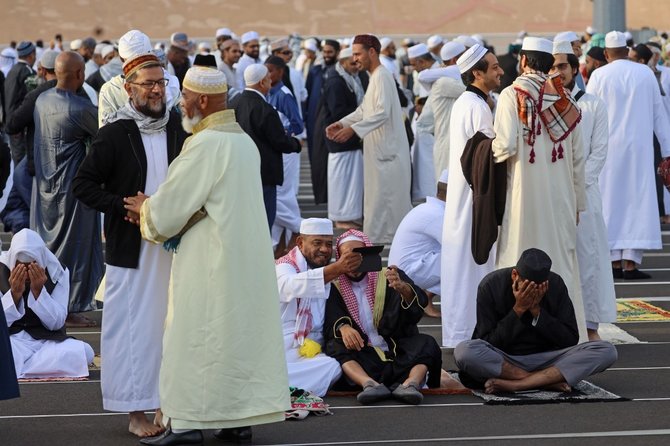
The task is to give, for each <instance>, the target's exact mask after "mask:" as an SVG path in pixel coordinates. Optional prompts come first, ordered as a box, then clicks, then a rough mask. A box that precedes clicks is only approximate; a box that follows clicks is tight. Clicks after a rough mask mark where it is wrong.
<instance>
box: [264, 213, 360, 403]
mask: <svg viewBox="0 0 670 446" xmlns="http://www.w3.org/2000/svg"><path fill="white" fill-rule="evenodd" d="M296 241H297V244H298V245H297V246H296V247H295V248H293V249H292V250H291V251H289V253H288V254H286V255H285V256H284V257H281V258H280V259H278V260H277V261H276V264H277V265H276V271H277V284H278V285H279V301H280V311H281V319H282V331H283V334H284V351H285V353H286V365H287V367H288V383H289V385H291V386H293V387H299V388H301V389H305V390H309V391H310V392H312V393H314V394H316V395H318V396H324V395H325V394H326V392H328V388H329V387H330V386H331V385H332V384H334V383H335V382H336V381H337V380H338V379H340V376H342V370H341V368H340V364H339V363H338V362H337V361H336V360H335V359H333V358H331V357H329V356H326V355H324V354H323V353H320V352H321V350H322V348H323V318H324V315H325V310H326V299H328V296H329V295H330V282H331V281H332V280H334V279H336V278H337V277H338V276H339V275H341V274H345V273H350V272H353V271H355V270H356V269H357V268H358V266H359V265H360V263H361V254H359V253H356V252H351V253H349V254H348V255H346V256H342V257H340V258H339V259H338V260H337V262H335V263H330V259H331V257H332V255H333V222H332V221H330V220H328V219H326V218H307V219H304V220H303V221H302V223H301V225H300V235H299V236H298V238H297V240H296Z"/></svg>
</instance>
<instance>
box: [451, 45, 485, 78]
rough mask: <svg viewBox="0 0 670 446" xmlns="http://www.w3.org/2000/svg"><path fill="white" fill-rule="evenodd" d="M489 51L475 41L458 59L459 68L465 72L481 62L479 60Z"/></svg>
mask: <svg viewBox="0 0 670 446" xmlns="http://www.w3.org/2000/svg"><path fill="white" fill-rule="evenodd" d="M487 51H488V50H487V49H486V48H484V47H483V46H481V45H480V44H478V43H475V44H474V45H473V46H472V47H470V49H469V50H467V51H466V52H465V53H463V54H462V55H461V57H459V58H458V60H457V61H456V65H458V70H459V71H460V72H461V74H463V73H465V72H466V71H468V70H469V69H470V68H472V67H473V66H474V65H475V64H476V63H477V62H479V60H480V59H481V58H482V57H484V56H485V55H486V53H487Z"/></svg>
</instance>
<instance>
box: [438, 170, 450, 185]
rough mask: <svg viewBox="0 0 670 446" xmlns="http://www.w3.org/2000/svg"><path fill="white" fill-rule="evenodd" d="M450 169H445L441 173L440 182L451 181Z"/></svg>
mask: <svg viewBox="0 0 670 446" xmlns="http://www.w3.org/2000/svg"><path fill="white" fill-rule="evenodd" d="M448 180H449V171H448V170H447V169H444V170H443V171H442V173H441V174H440V179H439V180H438V181H439V182H440V183H445V184H446V183H448V182H449V181H448Z"/></svg>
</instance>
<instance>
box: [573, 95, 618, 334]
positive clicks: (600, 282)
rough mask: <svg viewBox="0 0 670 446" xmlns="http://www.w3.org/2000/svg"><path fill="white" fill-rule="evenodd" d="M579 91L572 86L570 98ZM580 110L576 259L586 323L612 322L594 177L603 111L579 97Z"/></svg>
mask: <svg viewBox="0 0 670 446" xmlns="http://www.w3.org/2000/svg"><path fill="white" fill-rule="evenodd" d="M578 91H579V87H577V86H575V88H574V89H573V90H572V94H573V96H574V95H575V94H576V93H577V92H578ZM577 104H578V105H579V108H580V109H581V110H582V121H581V123H580V126H581V127H582V137H583V138H584V159H585V161H584V183H585V185H586V210H585V211H584V212H581V213H580V214H579V225H578V226H577V259H578V260H579V278H580V280H581V284H582V297H583V299H584V314H585V317H586V321H587V322H597V323H601V322H616V294H615V292H614V279H613V278H612V269H611V268H612V265H611V263H610V261H609V246H608V244H607V227H606V226H605V221H604V220H603V212H602V199H601V197H600V186H599V185H598V176H599V175H600V171H601V170H602V168H603V165H604V164H605V160H606V159H607V138H608V131H607V108H606V107H605V104H604V103H603V101H601V100H600V99H598V98H597V97H595V96H593V95H590V94H587V93H585V94H583V95H582V96H581V98H579V101H578V102H577Z"/></svg>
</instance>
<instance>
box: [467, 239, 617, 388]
mask: <svg viewBox="0 0 670 446" xmlns="http://www.w3.org/2000/svg"><path fill="white" fill-rule="evenodd" d="M550 269H551V259H550V258H549V256H548V255H547V254H546V253H545V252H544V251H541V250H539V249H535V248H531V249H527V250H526V251H524V252H523V253H522V254H521V257H520V258H519V261H518V262H517V264H516V266H515V267H511V268H503V269H500V270H497V271H494V272H492V273H490V274H488V275H487V276H486V277H484V279H482V281H481V283H480V284H479V289H478V290H477V325H476V327H475V332H474V334H473V336H472V337H473V339H472V340H470V341H463V342H461V343H460V344H458V346H456V349H455V350H454V359H455V360H456V364H457V365H458V368H459V370H460V371H461V373H462V374H464V375H465V376H466V378H472V379H474V380H476V381H479V382H483V383H484V389H485V391H486V393H497V392H515V391H520V390H528V389H540V388H544V389H551V390H557V391H570V390H571V387H572V386H574V385H575V384H577V383H578V382H579V381H581V380H582V379H584V378H586V377H588V376H590V375H592V374H595V373H599V372H602V371H603V370H605V369H607V368H608V367H609V366H611V365H612V364H613V363H614V361H616V359H617V351H616V349H615V348H614V346H613V345H612V344H610V343H609V342H605V341H592V342H585V343H583V344H579V345H577V341H578V338H579V335H578V332H577V322H576V319H575V311H574V309H573V307H572V302H571V301H570V297H569V296H568V290H567V288H566V286H565V283H564V282H563V279H562V278H561V277H560V276H559V275H558V274H555V273H553V272H551V271H550Z"/></svg>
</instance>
